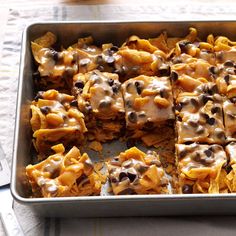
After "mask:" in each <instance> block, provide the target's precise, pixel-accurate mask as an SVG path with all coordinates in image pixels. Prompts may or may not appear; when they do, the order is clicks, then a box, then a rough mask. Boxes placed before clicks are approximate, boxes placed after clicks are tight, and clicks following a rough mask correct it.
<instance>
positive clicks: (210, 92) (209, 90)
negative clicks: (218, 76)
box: [207, 84, 218, 95]
mask: <svg viewBox="0 0 236 236" xmlns="http://www.w3.org/2000/svg"><path fill="white" fill-rule="evenodd" d="M207 93H208V94H209V95H213V94H215V93H218V88H217V85H216V84H214V85H213V86H212V87H210V88H209V87H207Z"/></svg>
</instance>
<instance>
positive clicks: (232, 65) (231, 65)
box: [224, 60, 234, 67]
mask: <svg viewBox="0 0 236 236" xmlns="http://www.w3.org/2000/svg"><path fill="white" fill-rule="evenodd" d="M224 66H227V67H234V62H233V61H231V60H228V61H226V62H225V63H224Z"/></svg>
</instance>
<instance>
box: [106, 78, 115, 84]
mask: <svg viewBox="0 0 236 236" xmlns="http://www.w3.org/2000/svg"><path fill="white" fill-rule="evenodd" d="M107 83H108V84H109V85H110V86H112V85H113V84H114V80H113V79H111V78H109V79H108V80H107Z"/></svg>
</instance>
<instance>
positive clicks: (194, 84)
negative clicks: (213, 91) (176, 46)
mask: <svg viewBox="0 0 236 236" xmlns="http://www.w3.org/2000/svg"><path fill="white" fill-rule="evenodd" d="M185 57H186V58H184V59H182V60H181V61H180V62H179V63H177V64H173V65H172V66H171V76H170V77H171V79H172V83H173V94H174V97H175V98H177V97H178V95H179V94H181V93H183V92H194V91H195V90H196V89H197V88H198V87H199V86H200V85H202V84H204V83H208V82H211V81H213V80H214V75H213V74H212V72H211V70H212V68H213V67H212V65H211V64H210V63H208V62H207V61H205V60H203V59H197V58H193V57H191V56H189V55H185Z"/></svg>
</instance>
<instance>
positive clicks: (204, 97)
mask: <svg viewBox="0 0 236 236" xmlns="http://www.w3.org/2000/svg"><path fill="white" fill-rule="evenodd" d="M201 100H202V102H203V103H204V104H206V103H207V102H208V101H212V98H211V97H209V96H207V95H202V96H201Z"/></svg>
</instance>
